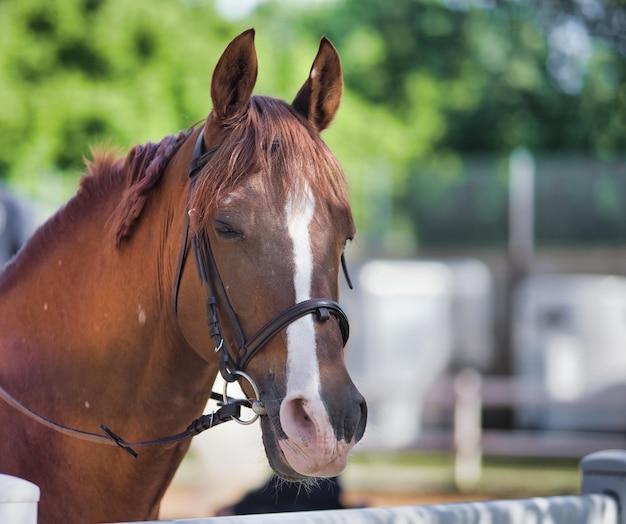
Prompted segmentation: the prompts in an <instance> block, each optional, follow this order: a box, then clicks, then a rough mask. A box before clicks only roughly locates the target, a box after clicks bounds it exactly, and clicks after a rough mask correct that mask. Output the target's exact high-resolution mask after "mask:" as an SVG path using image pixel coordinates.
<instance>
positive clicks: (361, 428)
mask: <svg viewBox="0 0 626 524" xmlns="http://www.w3.org/2000/svg"><path fill="white" fill-rule="evenodd" d="M359 407H360V409H361V417H360V418H359V423H358V425H357V427H356V432H355V434H354V440H355V442H358V441H359V440H361V439H362V438H363V434H364V433H365V426H366V424H367V402H365V399H363V400H362V401H361V403H360V404H359Z"/></svg>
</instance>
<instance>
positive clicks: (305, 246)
mask: <svg viewBox="0 0 626 524" xmlns="http://www.w3.org/2000/svg"><path fill="white" fill-rule="evenodd" d="M314 211H315V200H314V199H313V197H312V195H311V194H310V193H309V192H308V191H305V192H304V193H303V194H302V196H301V197H300V198H297V199H295V200H294V198H293V196H291V197H290V198H289V199H288V200H287V204H286V206H285V214H286V218H287V227H288V230H289V236H290V237H291V240H292V243H293V262H294V266H295V271H294V275H293V285H294V288H295V293H296V303H297V302H302V301H303V300H307V299H309V298H311V281H312V277H313V252H312V250H311V239H310V234H309V225H310V223H311V220H312V219H313V213H314ZM319 385H320V380H319V364H318V361H317V348H316V344H315V325H314V322H313V316H312V315H307V316H305V317H303V318H301V319H298V320H296V321H295V322H292V323H291V324H289V326H288V327H287V395H292V394H306V395H313V396H317V395H318V394H319Z"/></svg>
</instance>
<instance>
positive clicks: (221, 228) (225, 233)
mask: <svg viewBox="0 0 626 524" xmlns="http://www.w3.org/2000/svg"><path fill="white" fill-rule="evenodd" d="M215 232H216V233H217V235H218V236H219V237H221V238H223V239H225V240H236V239H238V238H242V237H243V233H242V232H241V231H237V230H236V229H233V228H232V227H231V226H230V225H229V224H227V223H226V222H221V221H216V222H215Z"/></svg>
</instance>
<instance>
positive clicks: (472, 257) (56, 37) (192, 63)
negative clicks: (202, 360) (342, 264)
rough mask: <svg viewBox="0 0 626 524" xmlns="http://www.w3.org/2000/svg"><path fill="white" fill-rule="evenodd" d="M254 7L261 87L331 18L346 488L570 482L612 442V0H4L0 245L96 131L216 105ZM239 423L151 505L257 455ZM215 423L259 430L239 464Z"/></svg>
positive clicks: (369, 493) (624, 353)
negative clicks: (350, 216) (216, 89)
mask: <svg viewBox="0 0 626 524" xmlns="http://www.w3.org/2000/svg"><path fill="white" fill-rule="evenodd" d="M248 27H255V28H256V30H257V37H256V43H257V51H258V55H259V80H258V84H257V89H256V92H257V93H260V94H271V95H273V96H278V97H280V98H285V99H287V100H291V99H292V98H293V96H294V95H295V93H296V92H297V90H298V88H299V87H300V86H301V84H302V83H303V82H304V80H305V78H306V76H307V74H308V72H309V68H310V65H311V63H312V60H313V58H314V56H315V53H316V50H317V46H318V42H319V38H320V37H321V36H322V35H327V36H328V37H329V38H330V39H331V40H332V42H333V43H334V44H335V46H336V47H337V49H338V51H339V53H340V55H341V58H342V63H343V67H344V75H345V95H344V98H343V102H342V107H341V110H340V112H339V115H338V117H337V119H336V121H335V122H334V124H333V126H332V127H331V128H330V129H329V130H328V131H326V132H325V134H324V138H325V140H326V142H327V143H328V144H329V146H330V147H331V149H332V150H333V151H334V152H335V154H336V155H337V157H338V158H339V160H340V161H341V163H342V165H343V166H344V169H345V172H346V176H347V178H348V180H349V182H350V186H351V195H352V206H353V211H354V214H355V219H356V222H357V227H358V234H357V237H356V239H355V241H354V242H353V243H352V244H351V245H350V246H349V250H348V258H349V260H350V267H351V272H352V279H353V280H354V282H355V284H356V285H355V290H353V291H349V290H347V289H345V290H344V292H343V294H342V303H343V304H344V305H345V307H346V309H347V310H348V313H349V316H350V318H351V322H352V326H353V327H352V333H353V334H352V338H351V340H350V342H349V346H348V348H347V359H348V361H349V364H350V368H351V370H352V374H353V376H354V377H355V381H356V382H357V383H358V385H359V387H360V388H361V389H362V391H363V393H364V394H365V396H366V397H367V398H368V400H369V405H370V424H369V428H368V431H367V433H366V437H365V439H364V441H363V443H362V444H360V445H359V446H358V447H357V448H356V449H357V451H356V453H355V455H354V459H353V461H352V462H351V464H350V465H349V467H348V470H347V471H346V473H345V474H344V475H343V476H342V477H341V482H342V486H343V488H344V495H345V497H346V500H347V503H348V504H362V503H364V504H372V505H374V504H386V503H403V502H407V503H411V502H415V501H436V500H449V499H457V498H459V497H461V498H466V499H467V498H484V497H494V496H526V495H531V494H549V493H565V492H571V491H577V489H578V473H577V471H576V465H577V462H578V460H579V458H580V457H581V456H583V455H584V454H585V453H588V452H591V451H595V450H597V449H604V448H607V447H624V446H625V445H626V438H625V435H624V432H625V430H626V402H624V392H625V391H626V246H625V242H624V241H625V240H626V205H625V204H626V59H625V58H626V57H625V55H626V6H625V5H624V3H623V2H622V1H621V0H551V1H542V0H525V1H518V0H482V1H481V0H394V1H393V2H386V1H383V0H297V1H296V0H293V1H288V0H240V1H239V0H151V1H150V2H147V1H145V2H127V1H126V0H64V1H63V2H60V1H52V2H51V1H49V0H19V1H18V0H3V1H1V2H0V108H1V110H0V264H2V263H3V262H4V260H6V259H7V258H8V256H10V254H11V253H13V252H15V250H16V249H17V248H18V247H19V245H20V244H21V243H22V242H23V241H24V239H25V238H26V237H27V236H28V234H29V233H30V232H31V231H32V230H33V228H34V227H35V226H36V225H37V224H38V223H41V221H43V220H45V219H46V218H47V217H48V216H50V214H51V213H53V212H54V211H55V210H56V209H58V207H59V206H60V205H62V203H63V202H64V201H66V200H67V199H68V198H70V197H71V196H72V195H73V194H74V192H75V191H76V188H77V185H78V180H79V178H80V176H81V175H82V172H83V158H84V157H89V156H90V147H91V146H94V145H103V144H105V145H108V146H110V147H117V148H120V151H121V152H124V151H126V150H127V149H128V148H130V147H131V146H132V145H134V144H137V143H143V142H146V141H148V140H152V141H158V140H159V139H160V138H161V137H163V136H165V135H167V134H171V133H174V132H176V131H178V130H181V129H186V128H188V127H189V126H190V125H192V124H193V123H194V122H196V121H198V120H200V119H202V118H204V117H205V116H206V114H207V113H208V112H209V110H210V106H211V104H210V99H209V85H210V79H211V74H212V71H213V67H214V65H215V63H216V61H217V59H218V57H219V56H220V54H221V52H222V51H223V49H224V47H225V46H226V45H227V43H228V42H229V41H230V40H231V39H232V38H233V37H234V36H235V35H237V34H238V33H239V32H241V31H242V30H244V29H246V28H248ZM3 250H4V251H3ZM232 426H233V427H232V428H228V429H224V430H222V428H219V430H218V429H216V430H212V432H208V433H211V434H210V435H209V434H205V435H204V436H202V437H199V438H198V439H197V442H196V443H194V447H193V449H192V451H191V453H190V455H189V457H188V458H187V459H186V460H185V462H184V464H183V467H182V468H181V471H180V474H179V475H178V476H177V478H176V480H175V482H174V485H173V487H172V489H171V490H170V493H169V494H168V498H166V501H165V503H164V516H175V517H186V516H196V515H207V514H211V512H213V511H215V510H216V508H217V507H219V505H225V504H227V503H231V502H232V501H234V500H235V499H236V498H237V497H238V496H240V495H241V494H243V493H244V492H245V491H246V490H247V489H249V488H250V487H254V485H255V484H258V483H261V482H262V481H263V480H264V478H265V477H266V476H267V475H268V471H267V470H266V468H265V466H264V459H263V457H262V449H261V445H260V443H259V442H258V441H257V439H258V435H257V434H256V430H255V429H250V428H239V427H238V426H235V425H232ZM217 440H220V441H223V442H224V443H225V444H224V445H228V444H230V445H232V446H233V447H234V451H233V452H232V453H230V456H231V457H232V456H238V457H244V455H245V453H249V454H250V456H246V458H245V460H243V459H242V461H243V462H245V465H244V466H243V468H242V469H237V468H235V470H234V471H231V475H230V477H224V476H223V475H224V472H223V469H224V467H222V466H220V463H219V458H220V457H219V456H218V457H216V455H223V453H218V454H216V453H215V449H220V450H222V449H224V448H223V447H220V446H221V445H222V444H220V445H216V444H215V442H216V441H217ZM233 454H234V455H233ZM220 467H221V468H222V469H220ZM228 468H230V469H231V470H232V465H231V464H229V465H228ZM216 477H218V479H217V481H216ZM218 494H219V496H218ZM216 500H217V502H216Z"/></svg>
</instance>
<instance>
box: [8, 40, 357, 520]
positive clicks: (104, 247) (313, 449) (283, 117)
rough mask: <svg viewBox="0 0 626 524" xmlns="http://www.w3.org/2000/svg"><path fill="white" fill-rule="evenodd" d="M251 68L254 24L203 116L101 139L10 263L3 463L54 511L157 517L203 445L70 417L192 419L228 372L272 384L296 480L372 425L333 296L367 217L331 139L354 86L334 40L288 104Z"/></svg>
mask: <svg viewBox="0 0 626 524" xmlns="http://www.w3.org/2000/svg"><path fill="white" fill-rule="evenodd" d="M256 74H257V61H256V54H255V48H254V32H253V30H248V31H246V32H244V33H242V34H241V35H239V36H238V37H237V38H235V39H234V40H233V41H232V42H231V43H230V44H229V46H228V47H227V49H226V50H225V52H224V53H223V55H222V57H221V58H220V60H219V62H218V64H217V66H216V68H215V71H214V73H213V79H212V84H211V99H212V103H213V109H212V111H211V113H210V114H209V115H208V117H207V119H206V121H205V122H204V125H203V126H202V127H201V128H199V129H198V128H193V129H191V130H190V131H188V132H185V133H180V134H179V135H177V136H172V137H167V138H165V139H163V140H162V141H161V142H160V143H158V144H147V145H144V146H137V147H135V148H134V149H132V150H131V152H130V153H129V154H128V155H127V156H126V157H125V158H123V159H116V158H114V157H113V156H112V155H111V154H110V153H106V152H105V153H102V152H101V153H98V154H96V160H95V162H94V163H93V164H89V165H88V167H89V171H90V174H89V175H88V176H86V177H84V178H83V180H82V182H81V187H80V189H79V191H78V193H77V195H76V196H75V197H74V198H73V199H72V200H70V202H68V204H67V205H66V206H64V207H63V208H62V209H61V210H60V211H59V212H58V213H57V214H56V215H55V216H54V217H53V218H51V219H50V220H49V221H48V222H47V223H46V224H44V225H43V226H42V227H41V228H40V229H39V230H38V231H37V232H36V233H35V235H34V236H33V238H32V239H31V241H30V242H29V243H28V244H27V245H26V246H25V248H24V249H23V250H22V251H21V252H20V254H18V256H17V257H16V258H15V259H14V260H13V261H12V262H11V263H10V264H9V265H8V266H7V269H6V270H5V272H4V273H2V274H0V393H2V394H0V397H2V398H3V399H4V400H6V401H7V402H0V439H1V440H2V441H3V442H12V443H14V444H13V445H12V449H11V450H10V451H9V452H6V447H4V448H2V449H3V450H2V451H0V472H2V473H9V474H13V475H17V476H20V477H23V478H27V479H29V480H31V481H33V482H35V483H37V484H38V485H39V486H40V487H41V490H42V502H41V505H40V515H41V522H46V523H48V522H70V521H81V522H92V521H93V522H96V521H98V522H100V521H115V520H138V519H144V518H155V517H156V516H157V513H158V507H159V501H160V498H161V497H162V495H163V493H164V491H165V489H166V487H167V485H168V483H169V482H170V480H171V478H172V476H173V474H174V471H175V470H176V468H177V467H178V464H179V463H180V460H181V459H182V457H183V455H184V453H185V452H186V450H187V448H188V441H182V442H181V441H169V442H165V443H163V444H162V445H159V446H151V447H146V448H142V450H141V452H140V453H139V456H138V457H137V459H136V460H132V459H130V458H129V457H128V455H127V454H126V453H124V451H123V450H120V449H118V448H117V447H115V446H98V443H97V442H89V441H84V440H82V441H81V440H78V439H76V438H73V437H74V436H75V435H74V434H71V432H72V431H74V432H83V433H84V434H85V435H93V433H92V432H93V430H94V428H98V426H99V425H100V424H101V423H106V424H107V426H108V427H110V428H112V429H114V430H116V431H117V432H119V433H120V434H122V435H123V436H124V437H125V438H128V440H129V441H131V440H132V441H147V440H148V441H149V440H159V439H162V438H163V437H167V436H168V435H173V434H179V433H180V432H184V431H189V430H186V429H185V428H187V426H188V425H189V422H190V420H192V419H194V418H197V417H199V415H200V414H201V413H202V409H203V407H204V405H205V403H206V400H207V398H208V396H209V394H210V391H211V385H212V383H213V380H214V379H215V377H216V375H217V373H218V372H219V371H221V372H222V374H223V375H224V377H225V378H226V380H240V381H241V382H242V384H241V385H242V388H243V389H244V391H245V392H246V394H247V395H249V396H250V397H251V398H255V397H258V398H259V399H260V402H258V403H257V406H256V407H257V408H258V409H257V412H258V413H259V414H261V415H262V416H261V417H260V418H261V427H262V432H263V441H264V444H265V449H266V452H267V457H268V459H269V462H270V464H271V466H272V468H273V469H274V470H275V471H276V473H278V474H279V475H280V476H281V477H283V478H286V479H289V480H303V479H305V478H307V477H310V476H322V477H324V476H334V475H337V474H338V473H340V472H341V471H342V470H343V468H344V467H345V465H346V461H347V455H348V452H349V451H350V449H351V448H352V447H353V446H354V444H355V443H356V442H357V441H358V440H359V439H360V438H361V437H362V435H363V432H364V429H365V422H366V413H367V410H366V405H365V401H364V399H363V397H362V396H361V394H360V393H359V392H358V391H357V389H356V387H355V386H354V384H353V383H352V381H351V379H350V377H349V375H348V372H347V370H346V367H345V365H344V359H343V346H344V344H345V340H346V338H347V335H348V329H347V327H348V326H347V320H346V318H345V315H344V314H343V311H341V308H340V307H339V305H338V304H337V303H336V301H337V300H338V298H339V281H338V280H339V272H340V264H341V257H342V253H343V249H344V246H345V243H346V242H347V241H348V240H350V239H352V237H353V236H354V234H355V228H354V223H353V220H352V215H351V212H350V206H349V203H348V199H347V195H346V183H345V180H344V177H343V174H342V171H341V168H340V166H339V164H338V162H337V160H336V159H335V157H334V156H333V155H332V153H331V152H330V151H329V149H328V148H327V147H326V145H325V144H324V142H323V141H322V140H321V138H320V132H321V131H322V130H323V129H325V128H326V127H327V126H328V125H329V124H330V122H331V121H332V119H333V117H334V115H335V112H336V111H337V109H338V106H339V102H340V97H341V93H342V76H341V65H340V61H339V57H338V55H337V52H336V51H335V49H334V47H333V46H332V44H331V43H330V42H329V41H328V40H326V39H325V38H324V39H322V41H321V44H320V48H319V52H318V54H317V57H316V58H315V61H314V63H313V66H312V68H311V70H310V75H309V77H308V79H307V80H306V82H305V83H304V86H303V87H302V88H301V89H300V91H299V92H298V94H297V95H296V97H295V99H294V101H293V103H292V104H288V103H286V102H283V101H280V100H277V99H274V98H269V97H261V96H252V90H253V88H254V85H255V80H256ZM190 164H191V167H189V166H190ZM192 253H193V256H192ZM207 322H208V326H207ZM242 379H243V380H242ZM255 389H256V390H257V391H255ZM12 399H19V400H12ZM12 403H13V405H11V404H12ZM16 406H17V407H18V408H20V407H21V406H28V407H29V409H23V408H21V409H18V411H16V410H15V407H16ZM19 411H21V412H19ZM33 411H35V412H37V413H39V414H41V415H42V416H43V417H45V419H43V418H42V419H40V420H39V422H41V421H43V422H44V423H42V424H40V423H38V421H37V420H33V418H36V417H34V416H33V413H32V412H33ZM51 420H53V421H54V423H50V421H51ZM55 424H56V427H55ZM61 426H62V427H64V428H66V427H71V428H74V429H72V430H70V431H66V432H63V431H55V429H58V428H59V427H61ZM111 435H112V433H110V434H109V436H111ZM99 438H104V439H105V440H106V438H107V437H103V436H102V435H100V436H98V435H95V436H93V437H92V438H91V440H92V441H93V440H98V439H99ZM86 440H89V439H86ZM108 443H109V444H110V443H111V442H108ZM116 443H117V444H118V445H119V444H120V442H119V441H117V442H116Z"/></svg>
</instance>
